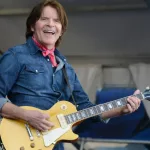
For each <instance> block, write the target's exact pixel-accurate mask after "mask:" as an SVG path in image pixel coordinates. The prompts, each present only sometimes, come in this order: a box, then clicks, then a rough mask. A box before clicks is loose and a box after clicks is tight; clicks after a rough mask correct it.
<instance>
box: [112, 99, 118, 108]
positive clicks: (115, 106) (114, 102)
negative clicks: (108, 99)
mask: <svg viewBox="0 0 150 150" xmlns="http://www.w3.org/2000/svg"><path fill="white" fill-rule="evenodd" d="M112 105H113V107H114V108H117V107H118V105H117V103H116V100H115V101H112Z"/></svg>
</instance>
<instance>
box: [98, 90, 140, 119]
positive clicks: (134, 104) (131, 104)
mask: <svg viewBox="0 0 150 150" xmlns="http://www.w3.org/2000/svg"><path fill="white" fill-rule="evenodd" d="M139 93H140V91H139V90H136V91H135V92H134V94H139ZM127 101H128V104H127V105H126V106H124V107H122V108H116V109H114V110H110V111H108V112H106V113H103V114H102V115H101V117H102V118H103V119H106V118H112V117H117V116H121V115H124V114H129V113H132V112H134V111H136V110H137V109H138V108H139V106H140V103H141V100H140V99H138V98H136V97H134V96H130V97H128V99H127Z"/></svg>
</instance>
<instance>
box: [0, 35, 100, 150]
mask: <svg viewBox="0 0 150 150" xmlns="http://www.w3.org/2000/svg"><path fill="white" fill-rule="evenodd" d="M55 56H56V57H57V60H58V61H59V65H58V67H57V68H56V69H55V70H54V68H53V67H52V65H51V62H50V60H49V58H48V57H43V55H42V53H41V50H40V49H39V48H38V47H37V46H36V44H35V43H34V41H33V40H32V38H31V37H30V38H28V39H27V42H26V43H25V44H22V45H19V46H15V47H13V48H10V49H9V50H8V51H6V52H5V53H4V55H3V56H2V57H1V59H0V108H2V106H3V105H4V104H5V103H6V102H7V99H6V98H5V97H6V95H7V97H8V99H9V100H10V101H11V102H12V103H13V104H16V105H17V106H33V107H36V108H40V109H43V110H47V109H50V108H51V107H52V106H53V105H54V104H55V103H56V102H58V101H60V100H68V101H70V102H73V100H72V98H71V92H70V90H69V87H68V85H67V83H66V81H65V79H64V75H63V73H62V67H63V66H64V65H65V68H66V71H67V75H68V78H69V83H70V85H71V88H72V90H73V95H74V98H75V101H76V104H77V105H78V106H79V107H78V110H81V109H83V108H87V107H90V106H93V104H92V103H91V102H90V101H89V98H88V96H87V94H86V93H85V92H84V90H83V89H82V87H81V84H80V82H79V80H78V78H77V76H76V73H75V72H74V70H73V68H72V67H71V65H70V64H68V62H67V61H66V58H65V57H64V56H63V55H61V54H60V52H59V51H58V50H57V49H55ZM98 120H99V118H98ZM57 145H58V146H57V147H56V149H57V150H58V149H61V150H62V149H63V148H62V145H61V144H57ZM58 147H59V148H58Z"/></svg>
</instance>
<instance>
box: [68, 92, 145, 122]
mask: <svg viewBox="0 0 150 150" xmlns="http://www.w3.org/2000/svg"><path fill="white" fill-rule="evenodd" d="M131 96H135V97H137V98H139V99H141V100H142V99H144V95H143V94H142V93H140V94H136V95H131ZM128 97H129V96H127V97H123V98H120V99H117V100H114V101H110V102H107V103H104V104H99V105H96V106H93V107H89V108H86V109H83V110H80V111H77V112H75V113H72V114H68V115H66V116H65V119H66V121H67V123H68V124H72V123H76V122H79V121H82V120H85V119H88V118H91V117H94V116H97V115H100V114H102V113H104V112H108V111H110V110H113V109H116V108H121V107H124V106H125V105H127V103H128V102H127V98H128Z"/></svg>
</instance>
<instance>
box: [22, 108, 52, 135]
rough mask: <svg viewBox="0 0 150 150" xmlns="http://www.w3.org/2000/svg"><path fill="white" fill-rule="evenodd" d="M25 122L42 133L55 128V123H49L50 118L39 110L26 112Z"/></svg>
mask: <svg viewBox="0 0 150 150" xmlns="http://www.w3.org/2000/svg"><path fill="white" fill-rule="evenodd" d="M24 113H25V120H26V121H27V122H28V124H29V125H31V126H32V127H34V128H36V129H37V130H40V131H43V132H44V131H47V130H49V129H51V128H52V127H53V126H54V123H52V122H50V121H48V120H49V118H50V116H49V115H48V114H46V113H42V112H40V111H38V110H25V112H24Z"/></svg>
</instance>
